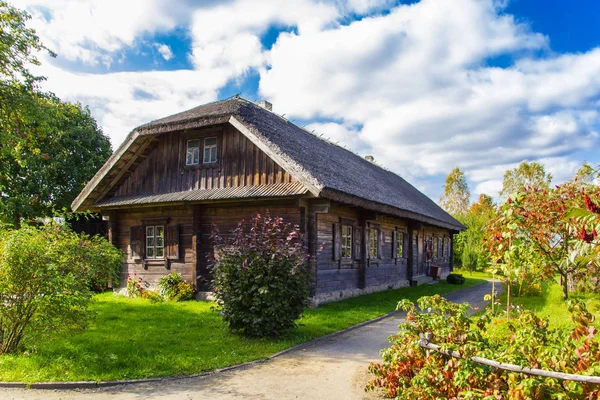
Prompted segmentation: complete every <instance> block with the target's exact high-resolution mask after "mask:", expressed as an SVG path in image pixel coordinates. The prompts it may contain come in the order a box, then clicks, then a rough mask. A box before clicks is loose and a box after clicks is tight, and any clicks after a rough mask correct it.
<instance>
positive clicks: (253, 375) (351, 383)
mask: <svg viewBox="0 0 600 400" xmlns="http://www.w3.org/2000/svg"><path fill="white" fill-rule="evenodd" d="M490 291H491V283H488V284H482V285H477V286H472V287H469V288H466V289H462V290H459V291H456V292H453V293H448V294H447V295H446V296H445V297H446V298H447V299H449V300H452V301H455V302H460V303H462V302H469V303H471V304H472V305H475V306H478V307H483V306H484V305H485V302H484V301H483V296H484V295H485V294H486V293H490ZM403 318H404V315H403V314H397V315H394V316H391V317H389V318H385V319H383V320H381V321H378V322H375V323H373V324H369V325H366V326H363V327H360V328H358V329H355V330H352V331H349V332H346V333H343V334H341V335H339V336H335V337H333V338H329V339H326V340H323V341H318V342H316V343H315V344H313V345H309V346H307V347H305V348H303V349H299V350H296V351H292V352H289V353H286V354H284V355H282V356H280V357H277V358H275V359H274V360H272V361H269V362H265V363H260V364H253V365H250V366H248V367H245V368H243V369H236V370H231V371H227V372H222V373H217V374H214V375H209V376H205V377H199V378H189V379H180V380H171V381H165V382H159V383H152V384H136V385H127V386H120V387H113V388H106V389H95V390H81V391H74V390H71V391H54V390H22V389H0V398H1V399H6V400H8V399H27V400H34V399H40V400H42V399H44V400H46V399H48V400H58V399H62V400H67V399H78V400H79V399H91V400H108V399H110V400H114V399H125V400H133V399H136V400H137V399H148V398H152V399H205V398H211V399H365V398H367V399H368V398H371V397H376V396H374V395H372V394H371V395H368V394H365V392H364V390H363V388H364V385H365V383H366V382H367V380H368V378H369V377H368V374H367V366H368V364H369V362H371V361H377V360H379V351H380V350H381V349H382V348H384V347H387V346H388V341H387V338H388V337H389V336H390V335H392V334H393V333H395V332H396V331H397V327H398V324H399V323H400V322H401V321H402V320H403Z"/></svg>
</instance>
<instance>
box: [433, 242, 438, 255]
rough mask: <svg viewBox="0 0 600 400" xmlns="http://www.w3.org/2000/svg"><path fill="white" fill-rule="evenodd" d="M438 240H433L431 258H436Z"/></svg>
mask: <svg viewBox="0 0 600 400" xmlns="http://www.w3.org/2000/svg"><path fill="white" fill-rule="evenodd" d="M438 240H439V238H436V237H434V238H433V258H437V256H438Z"/></svg>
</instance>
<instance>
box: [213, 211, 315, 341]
mask: <svg viewBox="0 0 600 400" xmlns="http://www.w3.org/2000/svg"><path fill="white" fill-rule="evenodd" d="M213 237H214V239H215V243H216V248H217V262H216V263H215V266H214V269H213V277H214V280H213V290H214V292H215V296H216V298H217V301H218V304H219V305H220V308H221V314H222V315H223V318H224V319H225V321H226V322H227V324H228V326H229V328H230V329H231V330H232V331H234V332H239V333H241V334H244V335H247V336H277V335H280V334H281V333H282V332H284V331H286V330H288V329H290V328H292V327H294V326H295V322H294V321H295V320H296V319H298V318H299V317H300V316H301V315H302V312H303V310H304V308H305V307H306V306H307V305H308V295H309V289H310V280H309V272H308V263H307V262H306V257H307V255H306V251H305V249H304V247H303V246H302V242H301V238H300V231H299V227H298V226H292V225H290V224H287V223H284V222H283V220H282V219H281V218H279V217H271V216H270V215H269V214H267V215H264V216H263V215H260V214H256V215H255V216H254V217H253V218H252V221H251V222H250V223H249V224H246V223H244V221H242V222H240V223H239V224H238V227H237V229H235V230H234V231H232V235H231V237H230V238H228V239H227V240H226V239H224V238H223V237H222V236H220V234H219V232H218V230H217V229H216V228H215V234H214V235H213Z"/></svg>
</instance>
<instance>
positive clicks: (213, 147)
mask: <svg viewBox="0 0 600 400" xmlns="http://www.w3.org/2000/svg"><path fill="white" fill-rule="evenodd" d="M207 140H214V141H215V143H214V144H210V145H207V144H206V141H207ZM203 144H204V147H203V152H202V163H203V164H214V163H216V162H217V159H218V153H217V151H218V146H219V142H218V141H217V138H216V137H207V138H204V143H203ZM206 150H208V151H209V159H208V160H207V159H206ZM213 155H214V160H213V159H212V158H213V157H212V156H213Z"/></svg>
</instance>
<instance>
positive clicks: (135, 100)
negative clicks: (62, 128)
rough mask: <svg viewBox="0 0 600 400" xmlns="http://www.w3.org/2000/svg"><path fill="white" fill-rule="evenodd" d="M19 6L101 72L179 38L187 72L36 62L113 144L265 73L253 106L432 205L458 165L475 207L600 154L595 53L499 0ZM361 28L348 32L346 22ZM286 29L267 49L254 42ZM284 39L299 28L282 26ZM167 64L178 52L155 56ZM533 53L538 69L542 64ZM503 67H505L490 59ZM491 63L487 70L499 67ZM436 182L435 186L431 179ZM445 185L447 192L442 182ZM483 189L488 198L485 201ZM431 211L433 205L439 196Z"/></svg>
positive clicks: (63, 50) (64, 1) (56, 1)
mask: <svg viewBox="0 0 600 400" xmlns="http://www.w3.org/2000/svg"><path fill="white" fill-rule="evenodd" d="M395 3H396V2H394V1H392V0H365V1H359V0H329V1H317V0H290V1H288V2H285V3H281V2H280V1H277V0H230V1H228V2H225V3H223V2H219V1H216V0H208V1H204V2H202V3H199V2H196V1H192V0H185V1H182V2H178V4H177V7H173V4H172V2H169V1H167V0H144V1H142V0H131V1H127V2H122V1H120V2H118V3H117V2H116V0H114V1H113V0H81V1H69V0H50V1H48V0H45V1H42V0H18V1H17V3H16V5H17V6H19V7H23V6H26V7H27V9H28V10H29V11H30V12H32V13H33V17H34V18H33V20H32V24H33V26H34V27H35V28H36V29H37V30H38V33H39V34H40V36H41V37H42V39H43V40H44V42H45V43H46V44H47V45H48V46H49V47H50V48H52V49H53V50H55V51H57V52H58V53H59V55H60V56H61V57H65V58H66V59H68V60H71V61H78V62H83V63H88V64H93V63H98V62H103V63H105V64H107V65H108V64H110V63H111V62H114V60H118V59H120V58H122V57H123V56H124V55H123V54H124V51H125V50H126V49H129V48H135V46H136V45H139V43H140V42H141V41H143V40H145V38H147V37H148V36H149V35H150V36H151V35H152V34H155V33H168V32H170V31H171V30H173V29H175V28H179V29H180V28H181V27H182V26H184V27H187V29H188V34H189V38H190V39H191V48H190V50H189V57H190V60H191V62H192V65H193V68H194V70H191V71H151V72H127V73H107V74H102V75H92V74H86V75H84V74H76V73H73V72H69V71H66V70H64V69H60V68H57V67H54V66H52V65H50V64H45V66H44V67H43V69H42V72H43V73H44V74H45V75H47V76H48V77H49V79H48V82H47V88H48V89H49V90H52V91H54V92H55V93H57V94H58V95H59V96H61V97H64V98H67V99H70V100H80V101H82V102H84V103H88V104H90V106H91V108H92V111H93V113H94V116H96V117H97V118H98V119H99V122H100V124H101V125H102V126H103V127H104V128H105V131H106V132H107V133H108V134H110V135H111V137H112V139H113V143H114V144H115V145H118V144H119V143H120V141H121V140H122V139H123V137H124V136H125V134H126V133H127V132H128V131H130V130H131V129H132V128H133V127H135V126H136V125H138V124H140V123H143V122H147V121H149V120H152V119H155V118H158V117H161V116H164V115H167V114H169V113H171V112H177V111H181V110H183V109H185V108H187V107H192V106H194V105H197V104H200V103H203V102H207V101H211V100H215V99H216V97H217V95H218V91H219V89H220V88H222V87H223V86H225V85H226V84H227V83H228V82H230V81H231V80H234V79H235V80H241V79H243V78H244V77H245V76H246V74H247V73H248V72H249V71H252V70H256V71H259V73H260V87H259V92H260V95H261V97H264V98H267V99H269V100H271V101H272V102H273V103H274V109H275V110H276V111H277V112H279V113H286V114H287V115H288V116H291V117H296V118H302V119H305V120H309V121H310V120H311V119H314V118H316V119H317V120H318V121H336V122H313V123H310V124H309V125H308V126H307V129H309V130H313V129H314V130H316V132H318V133H323V134H324V135H325V136H329V137H331V140H333V141H340V143H341V144H344V145H347V146H348V147H349V148H351V149H353V150H355V151H357V152H360V153H361V154H363V155H364V154H366V152H368V153H371V154H373V155H374V156H375V158H376V160H377V162H378V163H380V164H382V165H384V166H386V167H388V168H390V169H392V170H394V171H396V172H399V173H400V174H401V175H403V176H406V177H407V178H408V179H409V181H411V182H414V183H415V184H417V185H420V187H421V188H424V189H425V190H427V192H428V193H429V194H432V193H435V190H434V189H432V184H431V182H433V180H436V179H439V177H440V176H443V175H445V174H446V173H448V172H449V171H450V170H451V169H452V168H453V167H454V166H456V165H459V166H460V167H461V168H463V169H464V170H465V171H466V173H467V177H468V178H469V180H470V182H471V184H472V185H473V186H475V189H474V192H475V193H476V194H479V193H482V192H486V193H489V194H492V195H495V194H496V192H497V191H498V190H499V182H500V184H501V180H502V175H503V173H504V171H505V170H506V169H508V168H513V167H514V166H516V165H518V163H519V162H520V161H522V160H545V161H546V162H548V163H552V166H550V165H548V166H547V167H548V169H549V170H551V172H552V173H553V174H554V175H555V176H556V178H557V180H559V179H565V178H563V177H570V176H567V175H569V174H571V171H572V170H573V168H574V165H575V164H578V162H576V161H575V159H574V158H573V156H572V154H574V153H576V152H578V151H580V150H585V149H589V148H590V147H593V146H597V145H598V143H599V142H600V138H599V134H598V125H599V123H600V121H599V113H598V100H597V98H598V95H599V94H600V75H599V74H597V71H598V70H599V69H600V48H599V49H595V50H590V51H588V52H586V53H582V54H558V55H557V54H554V53H552V52H551V50H550V45H549V40H548V38H547V37H545V36H544V35H543V34H540V33H536V32H532V31H531V29H530V27H529V26H528V25H526V24H523V23H520V22H518V21H516V20H515V19H514V18H513V17H512V16H510V15H507V14H505V13H503V12H501V11H502V9H503V7H505V5H506V4H505V3H506V2H504V1H499V0H496V1H494V0H456V1H454V2H449V1H436V0H422V1H421V2H419V3H416V4H411V5H400V6H396V7H395V8H393V9H391V10H390V11H389V13H388V12H382V11H384V10H386V8H388V7H390V6H393V4H395ZM357 14H358V15H362V16H365V17H364V18H362V19H360V20H359V21H354V22H351V23H349V22H348V20H349V18H350V16H352V15H357ZM272 27H278V28H286V30H291V32H290V33H282V34H280V35H279V37H278V39H277V41H276V43H275V45H274V46H273V48H272V49H271V50H267V49H265V48H264V46H263V44H262V43H261V38H262V36H263V35H264V34H265V33H266V32H267V31H268V30H269V29H271V28H272ZM289 28H293V29H289ZM156 46H157V47H156V48H157V49H158V51H159V53H160V54H161V55H162V56H163V58H165V59H166V60H168V59H169V58H171V57H172V56H173V55H172V51H171V49H170V48H169V47H168V46H167V45H166V44H160V43H156ZM540 53H543V54H544V58H539V57H538V55H539V54H540ZM506 55H508V56H510V57H508V58H512V59H514V60H516V61H515V63H514V65H512V66H510V67H498V66H493V65H490V63H489V62H488V60H490V59H492V60H494V59H495V58H496V57H499V56H506ZM492 64H493V63H492ZM428 179H430V181H428ZM440 186H441V185H440ZM488 191H489V192H488ZM433 197H434V198H435V197H436V195H435V194H434V196H433Z"/></svg>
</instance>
